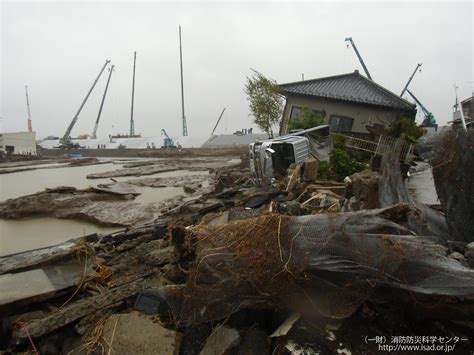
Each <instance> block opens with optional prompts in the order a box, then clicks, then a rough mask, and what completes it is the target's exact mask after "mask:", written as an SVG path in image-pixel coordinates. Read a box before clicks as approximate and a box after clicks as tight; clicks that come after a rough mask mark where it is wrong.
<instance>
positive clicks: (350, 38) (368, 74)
mask: <svg viewBox="0 0 474 355" xmlns="http://www.w3.org/2000/svg"><path fill="white" fill-rule="evenodd" d="M344 41H345V42H347V41H349V42H350V43H351V45H352V48H354V52H355V53H356V55H357V58H359V62H360V64H362V68H364V71H365V75H367V78H369V79H370V80H372V77H371V76H370V73H369V70H368V69H367V67H366V66H365V63H364V60H363V59H362V57H361V56H360V53H359V51H358V50H357V47H356V45H355V43H354V41H353V40H352V37H347V38H346V39H345V40H344ZM347 46H348V47H349V45H347Z"/></svg>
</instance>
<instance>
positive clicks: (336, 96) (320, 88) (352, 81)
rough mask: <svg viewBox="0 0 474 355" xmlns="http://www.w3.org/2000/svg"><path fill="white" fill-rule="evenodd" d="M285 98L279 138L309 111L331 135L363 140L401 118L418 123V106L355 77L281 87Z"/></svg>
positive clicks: (327, 79) (345, 76)
mask: <svg viewBox="0 0 474 355" xmlns="http://www.w3.org/2000/svg"><path fill="white" fill-rule="evenodd" d="M280 89H281V93H282V95H284V96H285V97H286V105H285V108H284V110H283V117H282V123H281V127H280V135H282V134H287V133H289V132H290V131H291V125H290V122H291V121H292V120H300V119H301V118H302V110H303V108H309V109H311V110H312V111H313V112H314V113H316V114H317V115H318V116H321V117H323V118H324V123H325V124H328V125H329V126H330V128H331V132H341V133H347V134H352V135H359V136H364V135H366V134H369V133H370V132H371V131H372V132H373V131H374V130H376V131H380V130H381V129H383V128H385V127H388V126H389V125H390V124H391V123H392V122H393V121H394V120H395V119H396V118H397V117H398V116H404V117H407V118H412V119H415V116H416V105H414V104H412V103H410V102H408V101H406V100H404V99H403V98H401V97H399V96H398V95H396V94H394V93H393V92H391V91H389V90H387V89H385V88H384V87H382V86H380V85H378V84H377V83H375V82H373V81H372V80H369V79H367V78H365V77H364V76H362V75H361V74H359V72H358V71H357V70H356V71H355V72H353V73H349V74H342V75H335V76H329V77H325V78H319V79H313V80H305V81H298V82H294V83H288V84H282V85H280Z"/></svg>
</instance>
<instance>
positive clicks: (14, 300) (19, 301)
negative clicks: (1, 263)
mask: <svg viewBox="0 0 474 355" xmlns="http://www.w3.org/2000/svg"><path fill="white" fill-rule="evenodd" d="M82 271H83V267H81V266H80V265H79V264H78V263H77V261H76V260H72V261H70V262H66V263H62V264H61V265H59V266H49V267H45V268H44V269H35V270H29V271H25V272H19V273H16V274H3V275H0V290H2V292H1V293H0V309H3V308H5V307H11V306H13V305H15V304H16V305H25V304H28V303H31V302H39V301H41V300H45V299H47V298H49V297H50V296H52V295H54V294H56V293H57V292H59V291H61V290H64V289H66V288H69V287H71V286H75V285H77V284H78V283H79V281H80V278H81V272H82Z"/></svg>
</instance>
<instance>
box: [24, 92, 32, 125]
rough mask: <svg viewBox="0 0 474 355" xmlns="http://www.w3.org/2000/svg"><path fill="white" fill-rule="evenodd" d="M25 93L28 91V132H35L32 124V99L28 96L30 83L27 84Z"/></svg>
mask: <svg viewBox="0 0 474 355" xmlns="http://www.w3.org/2000/svg"><path fill="white" fill-rule="evenodd" d="M25 93H26V107H27V108H28V132H33V127H32V126H31V113H30V100H29V98H28V85H25Z"/></svg>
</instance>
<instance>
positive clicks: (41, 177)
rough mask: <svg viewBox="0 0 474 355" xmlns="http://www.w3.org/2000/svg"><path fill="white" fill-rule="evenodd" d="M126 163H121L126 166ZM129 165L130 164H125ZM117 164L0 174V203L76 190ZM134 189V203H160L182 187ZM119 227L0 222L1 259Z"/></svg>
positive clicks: (47, 220) (53, 221)
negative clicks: (60, 188) (58, 189)
mask: <svg viewBox="0 0 474 355" xmlns="http://www.w3.org/2000/svg"><path fill="white" fill-rule="evenodd" d="M125 163H126V162H123V164H125ZM128 163H129V162H128ZM123 164H121V163H120V162H117V161H115V163H112V162H110V163H106V164H98V165H88V166H78V167H58V168H54V169H38V170H28V171H22V172H15V173H10V174H2V175H0V201H4V200H7V199H11V198H17V197H20V196H24V195H29V194H33V193H36V192H39V191H42V190H44V189H45V188H53V187H57V186H74V187H76V188H78V189H83V188H87V187H89V186H94V187H95V186H97V185H98V184H103V183H108V182H110V181H111V180H110V179H109V178H105V179H94V180H90V179H87V178H86V177H87V175H88V174H91V173H102V172H106V171H110V170H115V169H120V168H122V165H123ZM206 173H207V172H206V171H204V172H203V171H188V170H176V171H169V172H164V173H157V174H154V175H151V177H174V176H184V175H197V174H201V175H202V174H206ZM133 179H134V178H131V177H123V178H120V177H119V178H116V180H117V181H126V180H133ZM135 190H136V191H137V192H139V193H141V195H139V196H137V198H136V199H135V201H136V202H140V203H148V202H159V201H163V200H165V199H167V198H170V197H174V196H176V195H184V192H183V188H182V187H160V188H151V187H140V186H136V187H135ZM119 229H121V228H117V227H112V228H111V227H101V226H97V225H95V224H92V223H88V222H84V221H75V220H69V219H56V218H49V217H41V218H28V219H20V220H5V219H0V256H5V255H8V254H12V253H18V252H22V251H25V250H31V249H35V248H41V247H45V246H49V245H54V244H57V243H61V242H64V241H66V240H69V239H72V238H77V237H81V236H84V235H87V234H91V233H110V232H113V231H116V230H119Z"/></svg>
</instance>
